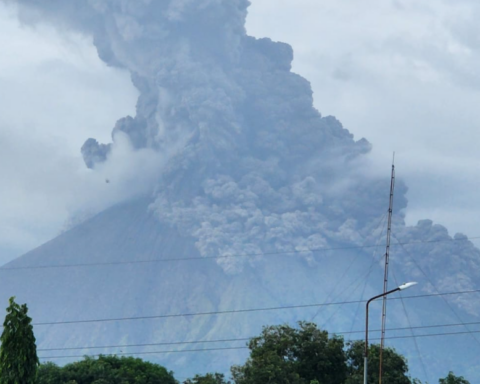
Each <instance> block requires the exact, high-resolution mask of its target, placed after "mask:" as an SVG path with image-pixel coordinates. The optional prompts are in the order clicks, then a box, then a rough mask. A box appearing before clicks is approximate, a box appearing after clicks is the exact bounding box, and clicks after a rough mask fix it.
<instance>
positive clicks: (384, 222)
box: [310, 214, 387, 328]
mask: <svg viewBox="0 0 480 384" xmlns="http://www.w3.org/2000/svg"><path fill="white" fill-rule="evenodd" d="M386 218H387V215H386V214H385V215H383V216H382V217H381V220H380V222H379V223H378V226H377V229H378V228H380V226H381V225H382V223H383V226H382V230H381V232H380V235H379V237H378V239H377V242H376V246H375V249H374V252H373V257H372V261H371V264H370V267H369V269H368V270H367V273H366V274H365V275H363V276H361V277H360V278H359V279H357V280H356V281H355V282H353V283H352V284H350V285H347V286H345V287H344V289H343V290H342V291H341V292H340V293H339V294H338V295H336V296H335V298H333V299H332V300H337V299H338V298H339V297H341V296H342V295H343V294H344V293H345V292H346V291H347V290H348V289H349V288H350V287H351V286H352V285H353V284H355V283H356V282H357V281H359V283H358V284H357V285H356V286H355V287H354V288H353V290H352V291H354V292H355V291H356V290H357V288H358V286H359V285H360V284H361V283H362V281H365V284H366V283H367V281H368V278H369V276H370V274H371V273H372V271H373V267H374V265H375V261H376V260H375V259H376V253H377V249H378V245H379V243H380V238H381V237H382V235H383V230H384V229H385V224H386ZM357 257H358V255H357ZM355 260H356V258H355ZM353 264H354V263H353V262H352V263H350V265H349V266H348V268H347V269H346V270H345V272H344V274H343V275H342V279H343V278H344V277H345V275H346V274H347V273H348V271H349V270H350V268H352V266H353ZM339 285H340V280H339V281H337V284H336V286H335V289H333V290H332V293H333V292H335V290H336V289H337V287H338V286H339ZM363 292H364V291H362V295H363ZM327 299H328V298H327ZM359 306H360V303H359V304H358V306H357V308H358V307H359ZM340 309H341V307H337V309H336V310H335V311H334V312H333V313H332V314H331V315H330V316H329V318H328V319H327V320H326V321H324V323H323V324H322V326H321V328H324V327H325V325H326V324H328V323H329V322H330V320H331V319H332V318H333V317H334V316H335V315H336V314H337V313H338V311H340ZM319 313H320V308H319V309H318V310H317V311H316V313H315V314H314V315H313V316H312V318H311V319H310V321H311V322H312V321H313V320H315V318H316V317H317V316H318V315H319Z"/></svg>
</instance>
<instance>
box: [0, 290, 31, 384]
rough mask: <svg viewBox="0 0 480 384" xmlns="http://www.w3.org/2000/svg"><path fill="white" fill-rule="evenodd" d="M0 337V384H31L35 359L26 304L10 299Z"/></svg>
mask: <svg viewBox="0 0 480 384" xmlns="http://www.w3.org/2000/svg"><path fill="white" fill-rule="evenodd" d="M9 303H10V305H9V306H8V307H7V315H6V316H5V321H4V322H3V333H2V336H0V341H1V342H2V345H1V347H0V384H33V383H34V382H35V376H36V374H37V367H38V364H39V362H38V357H37V346H36V344H35V336H34V334H33V326H32V319H31V318H30V317H29V316H28V314H27V313H28V308H27V305H26V304H22V305H18V304H17V303H16V302H15V298H14V297H11V298H10V300H9Z"/></svg>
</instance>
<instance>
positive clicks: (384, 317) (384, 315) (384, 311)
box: [378, 153, 395, 384]
mask: <svg viewBox="0 0 480 384" xmlns="http://www.w3.org/2000/svg"><path fill="white" fill-rule="evenodd" d="M394 191H395V153H394V154H393V161H392V176H391V178H390V202H389V205H388V226H387V246H386V250H385V272H384V276H383V294H384V295H383V309H382V335H381V339H380V340H381V341H380V356H379V358H380V361H379V372H378V383H379V384H382V373H383V372H382V368H383V347H384V345H385V327H386V320H387V295H386V293H387V292H388V267H389V264H390V236H391V233H392V214H393V195H394Z"/></svg>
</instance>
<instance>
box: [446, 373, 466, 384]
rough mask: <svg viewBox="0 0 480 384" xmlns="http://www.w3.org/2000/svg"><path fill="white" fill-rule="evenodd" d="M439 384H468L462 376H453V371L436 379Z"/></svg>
mask: <svg viewBox="0 0 480 384" xmlns="http://www.w3.org/2000/svg"><path fill="white" fill-rule="evenodd" d="M438 382H439V383H440V384H470V382H469V381H468V380H465V378H464V377H463V376H455V375H454V374H453V372H451V371H450V372H449V373H448V376H447V377H445V378H444V379H440V380H439V381H438Z"/></svg>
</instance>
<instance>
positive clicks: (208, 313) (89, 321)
mask: <svg viewBox="0 0 480 384" xmlns="http://www.w3.org/2000/svg"><path fill="white" fill-rule="evenodd" d="M478 292H480V289H477V290H470V291H456V292H442V293H427V294H423V295H416V296H405V297H404V299H420V298H426V297H436V296H440V297H441V296H448V295H462V294H471V293H478ZM389 300H398V298H396V297H393V298H390V299H389ZM364 302H365V300H363V299H362V300H350V301H337V302H330V303H318V304H299V305H286V306H278V307H263V308H247V309H231V310H225V311H210V312H192V313H178V314H168V315H152V316H132V317H117V318H104V319H86V320H66V321H46V322H38V323H33V324H32V325H35V326H44V325H59V324H82V323H101V322H114V321H134V320H150V319H163V318H172V317H191V316H212V315H225V314H232V313H248V312H260V311H276V310H283V309H297V308H312V307H324V306H330V305H345V304H358V303H364Z"/></svg>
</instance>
